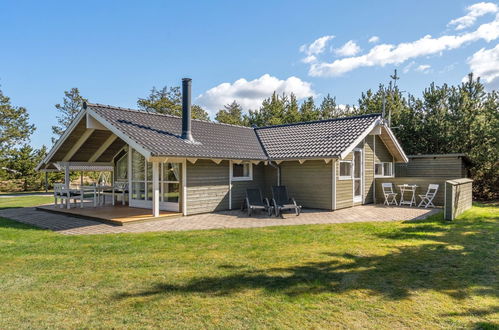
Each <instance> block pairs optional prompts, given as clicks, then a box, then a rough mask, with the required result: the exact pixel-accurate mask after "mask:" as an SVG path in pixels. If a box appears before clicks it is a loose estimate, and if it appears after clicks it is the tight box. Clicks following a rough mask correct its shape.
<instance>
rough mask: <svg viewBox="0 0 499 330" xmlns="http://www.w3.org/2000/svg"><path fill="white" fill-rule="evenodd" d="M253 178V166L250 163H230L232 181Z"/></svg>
mask: <svg viewBox="0 0 499 330" xmlns="http://www.w3.org/2000/svg"><path fill="white" fill-rule="evenodd" d="M250 180H253V167H252V164H251V163H241V164H235V163H234V164H232V181H250Z"/></svg>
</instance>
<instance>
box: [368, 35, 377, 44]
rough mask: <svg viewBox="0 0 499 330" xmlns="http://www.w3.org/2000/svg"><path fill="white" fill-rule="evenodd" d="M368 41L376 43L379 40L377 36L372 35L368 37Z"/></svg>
mask: <svg viewBox="0 0 499 330" xmlns="http://www.w3.org/2000/svg"><path fill="white" fill-rule="evenodd" d="M368 42H369V43H371V44H375V43H378V42H379V37H378V36H372V37H371V38H369V40H368Z"/></svg>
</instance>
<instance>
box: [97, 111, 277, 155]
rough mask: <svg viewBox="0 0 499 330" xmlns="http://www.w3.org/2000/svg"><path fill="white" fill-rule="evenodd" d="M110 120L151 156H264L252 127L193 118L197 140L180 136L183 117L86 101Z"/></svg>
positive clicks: (193, 127) (100, 114)
mask: <svg viewBox="0 0 499 330" xmlns="http://www.w3.org/2000/svg"><path fill="white" fill-rule="evenodd" d="M88 108H89V109H91V110H92V111H95V112H96V113H97V114H98V115H99V116H101V117H103V118H104V119H105V120H107V121H108V122H109V123H110V124H112V125H113V126H114V127H116V128H117V129H118V130H120V131H121V132H123V133H124V134H125V135H127V136H128V137H130V138H131V139H132V140H133V141H135V142H136V143H138V144H139V145H141V146H142V147H144V148H145V149H147V150H149V151H150V152H151V154H152V155H153V156H181V157H193V158H196V157H197V158H224V159H251V160H265V159H267V157H266V155H265V152H264V150H263V148H262V146H261V144H260V142H259V141H258V138H257V136H256V134H255V131H254V129H252V128H249V127H243V126H235V125H227V124H219V123H213V122H208V121H202V120H192V136H193V137H194V140H195V141H196V142H198V143H197V144H193V143H188V142H186V141H185V140H183V139H182V138H181V134H182V118H180V117H176V116H170V115H163V114H153V113H147V112H144V111H136V110H131V109H124V108H118V107H111V106H105V105H100V104H88Z"/></svg>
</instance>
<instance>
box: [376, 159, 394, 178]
mask: <svg viewBox="0 0 499 330" xmlns="http://www.w3.org/2000/svg"><path fill="white" fill-rule="evenodd" d="M385 164H390V170H391V172H392V174H391V175H385ZM376 165H381V175H379V174H376ZM373 171H374V177H375V178H393V177H394V175H393V162H375V163H374V168H373Z"/></svg>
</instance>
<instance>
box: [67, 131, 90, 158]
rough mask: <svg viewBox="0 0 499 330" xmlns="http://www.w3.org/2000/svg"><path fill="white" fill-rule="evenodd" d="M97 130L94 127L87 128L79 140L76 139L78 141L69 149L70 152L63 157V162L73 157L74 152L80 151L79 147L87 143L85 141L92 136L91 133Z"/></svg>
mask: <svg viewBox="0 0 499 330" xmlns="http://www.w3.org/2000/svg"><path fill="white" fill-rule="evenodd" d="M94 131H95V129H93V128H89V129H87V130H86V131H85V132H84V133H83V134H82V135H81V136H80V138H79V139H78V141H76V143H75V144H74V145H73V147H72V148H71V149H70V150H69V151H68V153H67V154H66V156H65V157H64V158H63V159H62V161H63V162H67V161H69V160H70V159H71V157H73V156H74V154H75V153H76V152H77V151H78V149H80V147H81V146H82V145H83V143H85V141H87V140H88V138H89V137H90V135H92V133H93V132H94Z"/></svg>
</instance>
